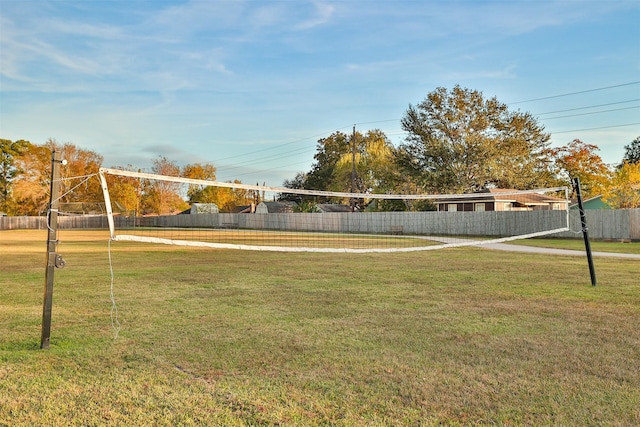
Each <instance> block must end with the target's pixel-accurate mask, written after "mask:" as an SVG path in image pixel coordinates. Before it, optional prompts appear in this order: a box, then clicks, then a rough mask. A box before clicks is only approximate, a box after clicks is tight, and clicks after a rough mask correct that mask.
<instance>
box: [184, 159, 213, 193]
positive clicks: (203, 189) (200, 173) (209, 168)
mask: <svg viewBox="0 0 640 427" xmlns="http://www.w3.org/2000/svg"><path fill="white" fill-rule="evenodd" d="M182 176H183V177H185V178H192V179H202V180H210V181H215V179H216V168H215V166H213V165H212V164H201V163H194V164H189V165H186V166H185V167H183V168H182ZM217 190H218V187H212V186H207V185H195V184H191V185H189V189H188V190H187V197H188V198H189V203H216V198H217V196H216V191H217Z"/></svg>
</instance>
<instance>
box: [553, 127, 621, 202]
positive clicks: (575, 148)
mask: <svg viewBox="0 0 640 427" xmlns="http://www.w3.org/2000/svg"><path fill="white" fill-rule="evenodd" d="M598 151H599V148H598V146H596V145H593V144H587V143H585V142H582V141H580V140H579V139H574V140H573V141H571V142H570V143H569V144H567V145H563V146H562V147H559V148H555V149H553V150H552V153H553V156H554V160H555V165H556V168H557V175H558V177H559V178H560V179H561V181H562V183H563V184H564V185H567V186H569V187H571V185H572V184H571V182H572V181H571V180H572V179H573V178H580V186H581V187H582V190H583V194H584V196H585V197H586V198H589V197H594V196H598V195H601V194H602V193H603V192H604V190H605V189H606V188H607V186H608V185H609V176H610V170H609V168H608V167H607V165H606V164H605V163H604V162H603V161H602V158H601V157H600V156H599V155H598V154H597V152H598Z"/></svg>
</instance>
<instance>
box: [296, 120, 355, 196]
mask: <svg viewBox="0 0 640 427" xmlns="http://www.w3.org/2000/svg"><path fill="white" fill-rule="evenodd" d="M350 142H351V138H350V137H349V136H348V135H346V134H344V133H342V132H339V131H338V132H335V133H333V134H331V135H330V136H328V137H327V138H322V139H320V140H318V143H317V145H316V148H317V152H316V154H315V155H314V156H313V158H314V160H315V163H314V164H313V165H312V166H311V171H310V172H309V173H308V174H307V176H306V180H305V184H304V188H306V189H309V190H327V189H329V188H330V187H331V186H332V179H333V177H334V171H335V168H336V164H337V163H338V161H339V160H340V159H341V158H342V156H344V155H345V154H348V153H351V146H350ZM347 188H348V187H347ZM343 190H344V189H343Z"/></svg>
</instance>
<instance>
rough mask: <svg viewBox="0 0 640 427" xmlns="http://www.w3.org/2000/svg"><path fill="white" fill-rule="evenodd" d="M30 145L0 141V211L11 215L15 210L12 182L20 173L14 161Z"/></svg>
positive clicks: (19, 141) (23, 142)
mask: <svg viewBox="0 0 640 427" xmlns="http://www.w3.org/2000/svg"><path fill="white" fill-rule="evenodd" d="M30 146H31V143H30V142H29V141H25V140H18V141H11V140H10V139H0V211H1V212H5V213H8V214H13V212H14V211H15V209H16V204H15V201H14V193H13V181H14V180H15V178H16V177H17V176H18V175H19V174H20V173H22V171H21V170H20V169H19V167H18V165H17V162H16V159H17V158H18V157H19V156H20V155H21V154H23V153H24V152H25V151H27V150H28V149H29V147H30Z"/></svg>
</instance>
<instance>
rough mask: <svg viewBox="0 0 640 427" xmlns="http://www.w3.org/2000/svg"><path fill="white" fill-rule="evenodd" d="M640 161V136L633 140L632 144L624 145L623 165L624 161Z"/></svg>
mask: <svg viewBox="0 0 640 427" xmlns="http://www.w3.org/2000/svg"><path fill="white" fill-rule="evenodd" d="M625 162H626V163H638V162H640V136H639V137H637V138H636V139H634V140H633V141H631V144H629V145H625V146H624V157H623V158H622V164H621V165H620V166H622V165H623V164H624V163H625Z"/></svg>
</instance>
